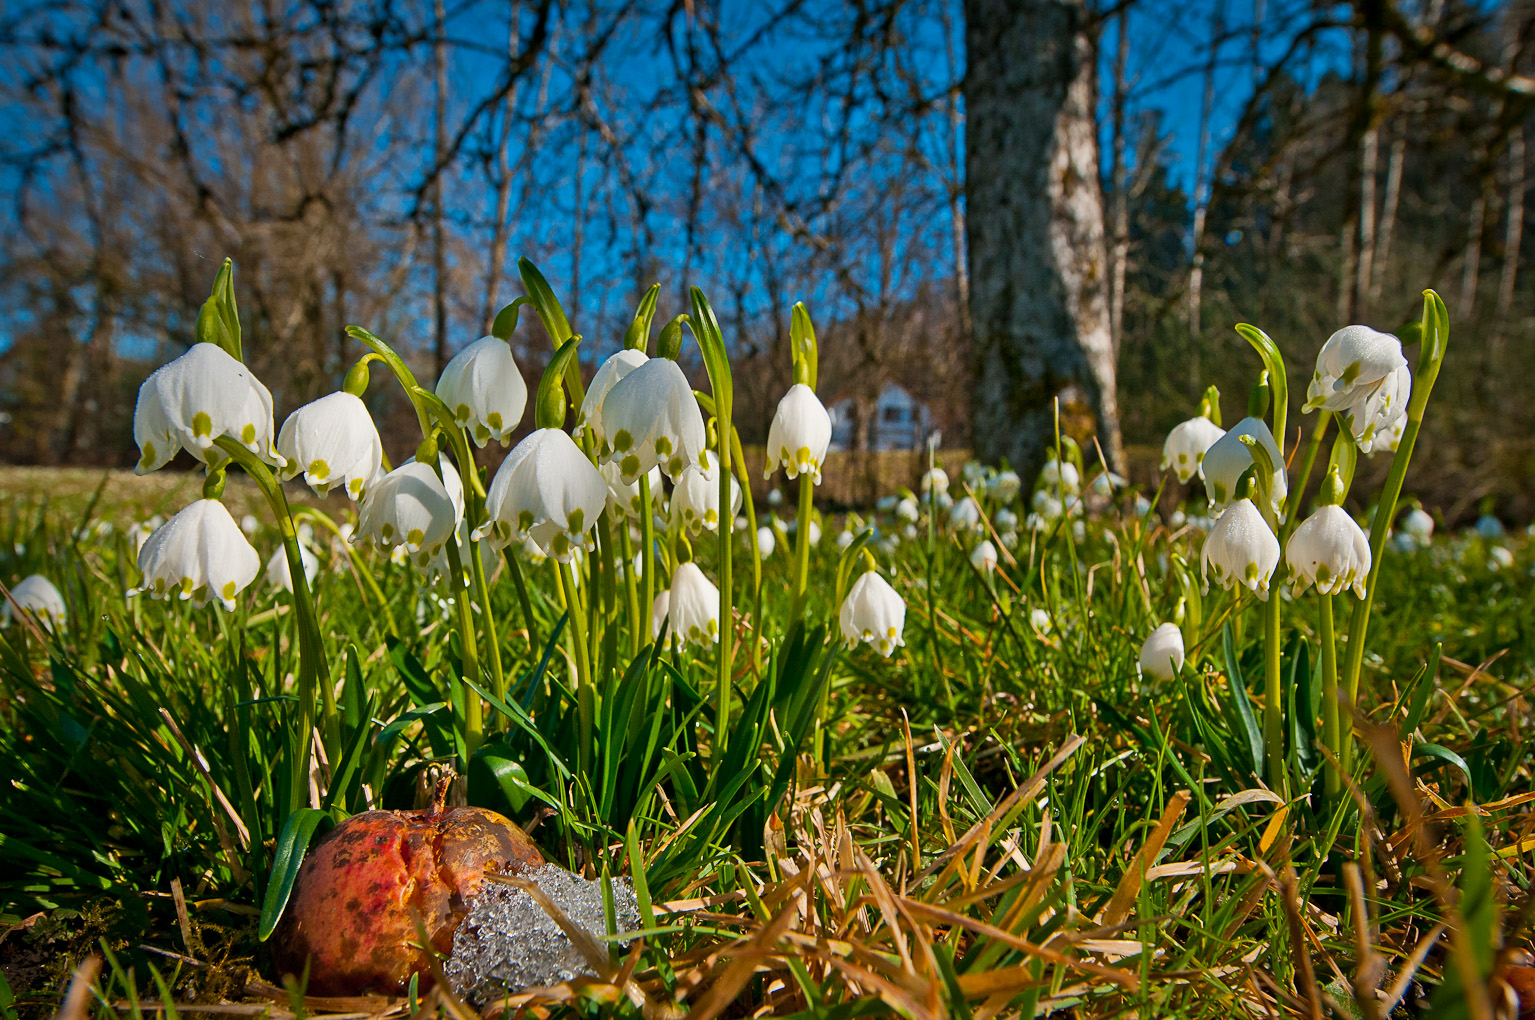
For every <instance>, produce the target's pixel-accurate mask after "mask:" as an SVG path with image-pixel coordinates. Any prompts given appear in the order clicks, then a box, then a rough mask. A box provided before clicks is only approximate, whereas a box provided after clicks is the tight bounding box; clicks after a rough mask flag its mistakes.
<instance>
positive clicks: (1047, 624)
mask: <svg viewBox="0 0 1535 1020" xmlns="http://www.w3.org/2000/svg"><path fill="white" fill-rule="evenodd" d="M1029 626H1030V627H1033V628H1034V633H1036V634H1040V635H1044V634H1048V633H1050V631H1051V629H1052V628H1053V627H1054V626H1055V624H1054V623H1053V621H1051V619H1050V614H1049V613H1048V612H1046V611H1045V610H1043V609H1039V608H1035V609H1031V610H1029Z"/></svg>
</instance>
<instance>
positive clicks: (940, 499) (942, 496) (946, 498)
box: [922, 489, 954, 510]
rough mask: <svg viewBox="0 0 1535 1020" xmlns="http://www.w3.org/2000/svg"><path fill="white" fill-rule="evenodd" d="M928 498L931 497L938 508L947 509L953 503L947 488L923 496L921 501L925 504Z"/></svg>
mask: <svg viewBox="0 0 1535 1020" xmlns="http://www.w3.org/2000/svg"><path fill="white" fill-rule="evenodd" d="M928 499H931V500H932V501H933V502H934V503H936V504H938V509H940V510H947V509H949V508H950V507H952V506H953V505H954V497H953V496H951V495H949V490H948V489H939V490H938V491H937V492H935V493H933V494H932V496H930V497H924V498H923V500H922V502H923V503H924V504H926V503H927V501H928Z"/></svg>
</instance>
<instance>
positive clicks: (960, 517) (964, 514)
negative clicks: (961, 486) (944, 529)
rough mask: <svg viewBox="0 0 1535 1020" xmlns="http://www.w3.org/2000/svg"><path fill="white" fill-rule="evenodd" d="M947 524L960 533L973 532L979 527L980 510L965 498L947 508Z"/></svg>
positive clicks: (970, 500)
mask: <svg viewBox="0 0 1535 1020" xmlns="http://www.w3.org/2000/svg"><path fill="white" fill-rule="evenodd" d="M949 523H950V524H952V525H953V526H954V527H955V528H957V529H959V530H960V531H974V530H975V529H976V528H979V527H980V526H981V508H980V506H978V505H977V504H976V502H975V500H973V499H971V498H970V497H969V496H966V497H965V498H964V499H962V500H960V501H959V502H958V503H955V504H954V505H953V506H952V507H950V508H949Z"/></svg>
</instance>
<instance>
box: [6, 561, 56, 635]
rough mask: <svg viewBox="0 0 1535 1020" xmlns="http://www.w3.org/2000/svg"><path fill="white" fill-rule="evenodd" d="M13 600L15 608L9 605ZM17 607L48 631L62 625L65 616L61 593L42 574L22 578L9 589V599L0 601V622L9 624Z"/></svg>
mask: <svg viewBox="0 0 1535 1020" xmlns="http://www.w3.org/2000/svg"><path fill="white" fill-rule="evenodd" d="M13 600H14V601H15V603H16V605H15V606H13V605H11V602H12V601H13ZM17 606H19V607H20V608H21V609H23V610H24V611H26V612H29V613H31V614H32V615H33V616H35V617H37V619H38V622H39V623H41V624H42V625H43V626H44V627H46V628H48V629H49V630H52V629H53V626H54V624H56V623H63V622H64V618H65V616H66V615H67V613H66V610H65V606H64V595H63V593H62V592H60V591H59V589H58V588H56V587H54V584H53V582H52V581H50V580H48V579H47V578H46V577H44V576H43V575H42V574H31V575H29V576H27V577H23V578H22V579H21V580H20V581H17V582H16V585H15V586H14V587H13V588H11V597H10V598H9V599H3V600H0V622H3V623H5V624H7V625H8V624H10V622H11V619H12V618H13V615H14V614H15V612H16V607H17Z"/></svg>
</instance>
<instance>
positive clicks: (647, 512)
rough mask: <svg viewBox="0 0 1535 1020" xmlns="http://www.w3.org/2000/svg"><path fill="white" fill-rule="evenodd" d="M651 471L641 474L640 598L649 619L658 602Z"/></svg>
mask: <svg viewBox="0 0 1535 1020" xmlns="http://www.w3.org/2000/svg"><path fill="white" fill-rule="evenodd" d="M652 498H653V497H652V496H651V493H650V473H649V472H648V471H647V472H645V473H643V474H641V475H640V542H642V543H643V548H641V549H640V557H641V565H640V583H641V584H642V585H643V586H644V594H645V597H644V598H643V599H641V600H640V614H641V616H642V618H644V619H646V620H647V621H648V619H649V614H650V613H651V612H652V611H653V609H654V607H655V604H656V508H655V504H654V503H652V502H651V500H652ZM644 634H645V640H643V641H641V642H640V643H641V644H642V645H643V644H647V643H649V640H650V629H649V624H648V622H647V624H646V625H645V631H644Z"/></svg>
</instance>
